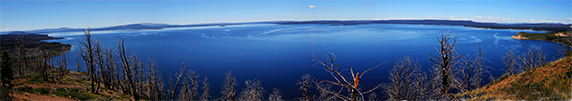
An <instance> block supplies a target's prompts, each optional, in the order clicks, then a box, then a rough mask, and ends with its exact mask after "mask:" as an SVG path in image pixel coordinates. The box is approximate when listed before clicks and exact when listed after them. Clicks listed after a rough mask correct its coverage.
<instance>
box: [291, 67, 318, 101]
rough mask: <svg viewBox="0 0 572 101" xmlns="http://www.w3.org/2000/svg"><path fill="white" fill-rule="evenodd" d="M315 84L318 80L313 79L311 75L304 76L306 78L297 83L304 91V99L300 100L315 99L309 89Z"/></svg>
mask: <svg viewBox="0 0 572 101" xmlns="http://www.w3.org/2000/svg"><path fill="white" fill-rule="evenodd" d="M315 82H316V78H314V77H312V75H310V74H304V76H302V81H298V83H296V85H300V90H302V91H304V97H302V98H299V100H303V101H310V100H312V99H313V96H312V94H311V93H310V91H309V89H310V88H311V87H312V84H313V83H315Z"/></svg>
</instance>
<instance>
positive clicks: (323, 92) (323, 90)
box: [312, 82, 373, 101]
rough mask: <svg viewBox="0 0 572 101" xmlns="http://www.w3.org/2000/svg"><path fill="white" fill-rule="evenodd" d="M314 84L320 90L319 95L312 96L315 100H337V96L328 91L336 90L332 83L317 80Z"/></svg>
mask: <svg viewBox="0 0 572 101" xmlns="http://www.w3.org/2000/svg"><path fill="white" fill-rule="evenodd" d="M314 84H315V85H316V90H318V96H316V97H312V98H315V100H317V101H332V100H337V99H336V96H333V95H332V94H330V93H328V92H335V91H333V90H332V84H327V83H324V84H318V83H317V82H314ZM372 93H373V92H372Z"/></svg>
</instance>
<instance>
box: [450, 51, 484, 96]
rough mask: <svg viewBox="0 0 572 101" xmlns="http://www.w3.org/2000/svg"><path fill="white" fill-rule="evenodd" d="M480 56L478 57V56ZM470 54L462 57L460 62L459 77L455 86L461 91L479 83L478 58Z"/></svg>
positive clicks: (465, 90)
mask: <svg viewBox="0 0 572 101" xmlns="http://www.w3.org/2000/svg"><path fill="white" fill-rule="evenodd" d="M477 58H478V57H477ZM477 58H473V57H471V56H470V55H467V56H465V57H462V58H461V60H460V62H459V67H460V68H459V73H458V75H459V77H458V78H457V80H456V84H455V86H456V87H457V88H458V89H459V91H460V92H468V91H470V90H471V89H472V88H473V87H474V86H476V85H477V81H478V79H477V76H479V75H478V74H477V73H478V72H479V67H478V62H479V61H478V59H477Z"/></svg>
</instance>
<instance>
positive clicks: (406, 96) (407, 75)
mask: <svg viewBox="0 0 572 101" xmlns="http://www.w3.org/2000/svg"><path fill="white" fill-rule="evenodd" d="M420 68H421V65H419V63H417V61H415V60H411V59H410V58H409V57H404V58H402V59H399V60H397V62H395V65H394V66H393V68H392V70H391V72H390V74H389V80H390V81H391V82H390V83H389V84H386V85H384V86H383V88H384V89H385V93H387V94H388V95H389V100H412V99H414V98H416V97H417V96H416V95H420V94H416V93H417V92H416V91H415V89H413V86H414V85H413V83H414V82H415V81H414V80H415V78H414V77H415V76H417V75H418V74H419V69H420Z"/></svg>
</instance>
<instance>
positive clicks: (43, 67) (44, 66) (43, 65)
mask: <svg viewBox="0 0 572 101" xmlns="http://www.w3.org/2000/svg"><path fill="white" fill-rule="evenodd" d="M38 50H39V51H38V54H39V55H40V56H39V57H40V59H39V61H38V63H39V64H40V67H39V70H40V74H41V75H42V79H43V80H44V81H48V77H49V70H50V65H49V64H48V59H49V58H50V56H49V53H50V52H49V50H46V49H43V48H41V49H38Z"/></svg>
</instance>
